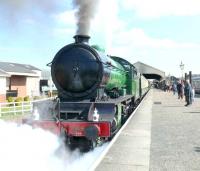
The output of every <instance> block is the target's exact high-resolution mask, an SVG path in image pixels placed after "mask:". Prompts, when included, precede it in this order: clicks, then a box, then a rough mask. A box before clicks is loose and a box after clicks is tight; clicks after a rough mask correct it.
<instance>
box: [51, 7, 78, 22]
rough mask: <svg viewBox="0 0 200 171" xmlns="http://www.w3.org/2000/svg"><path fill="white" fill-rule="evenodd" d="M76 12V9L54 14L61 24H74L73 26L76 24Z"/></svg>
mask: <svg viewBox="0 0 200 171" xmlns="http://www.w3.org/2000/svg"><path fill="white" fill-rule="evenodd" d="M74 13H75V11H74V10H70V11H65V12H62V13H59V14H57V15H54V17H53V18H54V19H55V20H56V21H57V22H58V23H59V24H65V25H73V26H75V23H76V19H75V16H74Z"/></svg>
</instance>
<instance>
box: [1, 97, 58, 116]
mask: <svg viewBox="0 0 200 171" xmlns="http://www.w3.org/2000/svg"><path fill="white" fill-rule="evenodd" d="M53 99H54V97H51V98H45V99H40V100H33V101H22V102H6V103H0V118H1V117H3V116H8V115H24V114H29V113H31V112H32V110H33V104H34V103H35V102H42V101H45V100H53Z"/></svg>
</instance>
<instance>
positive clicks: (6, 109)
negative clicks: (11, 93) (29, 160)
mask: <svg viewBox="0 0 200 171" xmlns="http://www.w3.org/2000/svg"><path fill="white" fill-rule="evenodd" d="M23 109H24V110H28V111H24V112H22V106H21V105H19V106H15V107H14V106H11V105H7V106H2V107H1V117H0V119H2V120H18V119H21V118H23V117H24V116H27V115H28V114H30V109H31V107H30V106H23ZM13 111H15V112H13Z"/></svg>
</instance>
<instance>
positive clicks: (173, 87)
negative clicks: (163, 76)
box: [172, 83, 177, 95]
mask: <svg viewBox="0 0 200 171" xmlns="http://www.w3.org/2000/svg"><path fill="white" fill-rule="evenodd" d="M172 91H173V94H174V95H175V94H176V91H177V85H176V83H173V85H172Z"/></svg>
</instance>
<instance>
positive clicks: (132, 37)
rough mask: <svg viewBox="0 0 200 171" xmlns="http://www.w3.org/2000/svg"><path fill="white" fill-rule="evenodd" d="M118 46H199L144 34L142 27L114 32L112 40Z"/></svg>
mask: <svg viewBox="0 0 200 171" xmlns="http://www.w3.org/2000/svg"><path fill="white" fill-rule="evenodd" d="M113 41H114V42H116V43H115V45H118V46H134V47H149V48H200V44H195V43H184V42H176V41H173V40H170V39H168V38H165V39H159V38H153V37H150V36H148V35H147V34H145V32H144V31H143V30H142V29H139V28H133V29H131V30H126V29H125V30H120V32H118V33H115V39H114V40H113Z"/></svg>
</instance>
